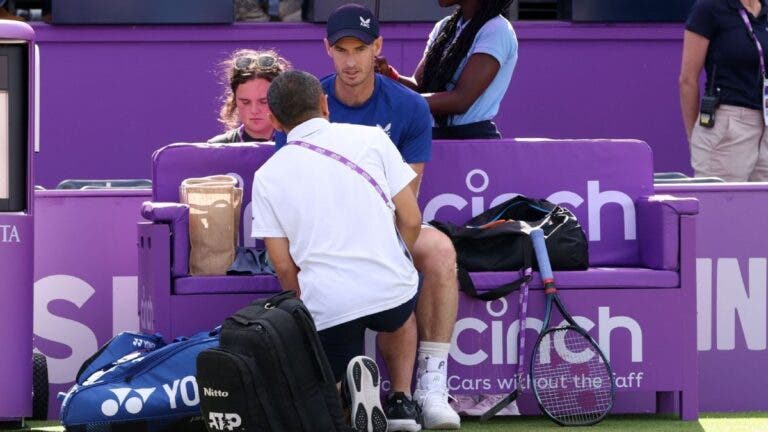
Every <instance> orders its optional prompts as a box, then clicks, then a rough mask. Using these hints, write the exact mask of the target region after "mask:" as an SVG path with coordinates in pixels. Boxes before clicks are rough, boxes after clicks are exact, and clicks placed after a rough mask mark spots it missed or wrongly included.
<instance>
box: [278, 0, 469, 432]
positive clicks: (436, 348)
mask: <svg viewBox="0 0 768 432" xmlns="http://www.w3.org/2000/svg"><path fill="white" fill-rule="evenodd" d="M382 43H383V41H382V38H381V36H380V35H379V23H378V21H377V19H376V17H375V16H374V15H373V13H372V12H371V11H370V10H369V9H367V8H366V7H363V6H360V5H356V4H347V5H344V6H341V7H339V8H338V9H336V10H335V11H334V12H333V13H331V15H330V17H328V24H327V37H326V39H325V47H326V50H327V52H328V55H329V56H330V57H331V59H332V60H333V64H334V68H335V70H336V73H335V74H332V75H329V76H327V77H325V78H323V79H322V81H321V82H322V85H323V89H324V91H325V93H326V94H327V95H328V106H329V109H330V120H331V121H332V122H336V123H354V124H361V125H368V126H379V127H380V128H382V129H383V130H384V132H386V133H387V135H389V137H390V139H391V140H392V141H393V142H394V143H395V145H396V146H397V149H398V150H399V151H400V154H401V156H402V157H403V159H404V160H405V161H406V162H407V163H408V164H410V165H411V167H412V168H413V170H414V171H415V172H416V174H417V176H416V178H414V179H413V181H412V182H411V185H410V186H411V187H412V188H413V190H414V192H415V193H416V194H418V190H419V185H420V183H421V177H422V173H423V172H424V164H425V163H426V162H428V161H429V158H430V153H431V150H432V116H431V114H430V111H429V106H428V105H427V102H426V101H425V100H424V98H423V97H422V96H421V95H419V94H418V93H416V92H414V91H412V90H410V89H408V88H406V87H405V86H402V85H400V84H398V83H396V82H394V81H393V80H390V79H388V78H384V77H382V76H381V75H379V74H376V73H375V70H374V63H375V58H376V56H378V55H379V54H380V53H381V48H382ZM279 145H280V143H279V142H278V146H279ZM413 259H414V264H415V265H416V268H417V269H418V270H419V272H420V273H421V274H422V276H423V285H422V287H421V290H420V293H419V300H418V305H417V307H416V319H417V322H418V331H419V339H420V342H419V348H418V368H417V373H416V376H417V383H416V388H415V391H414V393H413V397H412V398H411V397H410V394H409V393H410V391H409V390H410V376H409V374H410V373H411V371H412V367H413V358H408V357H407V356H403V355H402V353H401V352H400V351H401V350H399V349H398V347H397V346H396V345H395V344H394V343H392V342H391V341H390V340H389V337H388V335H387V334H385V333H380V334H379V349H380V350H381V352H382V355H383V356H384V360H385V361H386V363H387V367H388V369H389V372H390V378H391V380H392V390H393V392H392V393H391V394H390V395H389V396H388V398H387V408H386V410H387V413H386V414H387V417H388V420H389V426H390V428H389V430H390V431H417V430H419V429H420V425H419V424H418V412H417V411H418V410H416V409H415V408H416V407H415V406H414V401H415V402H416V403H418V405H419V407H420V409H421V411H422V423H423V426H424V427H425V428H426V429H458V428H459V427H460V419H459V416H458V414H456V412H455V411H454V410H453V409H452V408H451V406H450V404H449V403H448V389H447V369H446V365H447V362H448V352H449V350H450V347H451V345H450V342H451V337H452V335H453V326H454V324H455V322H456V312H457V309H458V282H457V279H456V252H455V250H454V248H453V244H452V243H451V241H450V239H449V238H448V237H447V236H445V235H444V234H443V233H441V232H440V231H438V230H436V229H432V228H431V227H427V226H424V227H422V229H421V233H420V234H419V237H418V239H417V241H416V244H415V246H414V249H413Z"/></svg>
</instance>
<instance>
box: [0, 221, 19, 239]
mask: <svg viewBox="0 0 768 432" xmlns="http://www.w3.org/2000/svg"><path fill="white" fill-rule="evenodd" d="M0 241H1V242H3V243H21V239H20V238H19V230H18V229H16V225H0Z"/></svg>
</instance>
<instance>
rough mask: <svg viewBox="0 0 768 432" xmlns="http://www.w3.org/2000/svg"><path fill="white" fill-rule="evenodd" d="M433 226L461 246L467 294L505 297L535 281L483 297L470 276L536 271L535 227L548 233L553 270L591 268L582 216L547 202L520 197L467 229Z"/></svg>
mask: <svg viewBox="0 0 768 432" xmlns="http://www.w3.org/2000/svg"><path fill="white" fill-rule="evenodd" d="M521 222H522V223H521ZM430 224H431V225H432V226H434V227H435V228H437V229H439V230H440V231H442V232H443V233H445V234H446V235H447V236H448V237H450V238H451V241H452V242H453V246H454V247H455V248H456V261H457V266H458V270H459V282H460V287H461V290H462V291H464V292H466V293H467V294H469V295H471V296H473V297H476V298H480V299H483V300H493V299H497V298H499V297H502V296H504V295H506V294H508V293H510V292H512V291H514V290H515V289H517V288H519V286H520V284H521V283H524V282H527V281H528V279H529V277H527V276H523V277H521V278H520V279H518V280H516V281H514V282H511V283H509V284H505V285H502V286H500V287H498V288H496V289H494V290H491V291H488V292H485V293H482V294H478V293H477V291H476V290H475V287H474V285H473V284H472V279H471V278H470V277H469V274H468V273H467V272H482V271H513V270H522V269H527V268H535V267H536V265H535V262H534V261H535V260H534V259H533V246H532V243H531V239H530V237H529V236H528V231H527V230H528V228H529V227H531V226H533V227H539V228H541V229H542V230H543V231H544V236H545V238H546V240H545V241H546V244H547V250H548V251H549V257H550V260H551V263H552V268H553V269H555V270H586V269H587V267H588V266H589V254H588V249H587V245H588V242H587V237H586V235H584V231H583V230H582V229H581V225H580V224H579V221H578V220H576V216H574V215H573V213H571V211H570V210H568V209H566V208H564V207H560V206H558V205H555V204H553V203H551V202H549V201H547V200H543V199H531V198H526V197H524V196H522V195H518V196H516V197H514V198H512V199H510V200H507V201H505V202H503V203H501V204H499V205H496V206H494V207H491V208H490V209H488V210H486V211H484V212H483V213H481V214H479V215H477V216H475V217H473V218H472V219H470V220H468V221H467V222H465V223H464V225H462V226H458V225H455V224H452V223H450V222H440V221H437V220H433V221H431V222H430Z"/></svg>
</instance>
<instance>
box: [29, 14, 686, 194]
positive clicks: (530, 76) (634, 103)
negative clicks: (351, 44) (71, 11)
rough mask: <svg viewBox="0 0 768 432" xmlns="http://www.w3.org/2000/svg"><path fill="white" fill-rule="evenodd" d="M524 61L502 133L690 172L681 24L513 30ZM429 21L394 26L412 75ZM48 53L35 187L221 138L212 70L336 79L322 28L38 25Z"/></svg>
mask: <svg viewBox="0 0 768 432" xmlns="http://www.w3.org/2000/svg"><path fill="white" fill-rule="evenodd" d="M514 25H515V28H516V31H517V33H518V37H519V39H520V57H519V61H518V66H517V70H516V72H515V76H514V77H513V80H512V84H511V86H510V89H509V91H508V92H507V95H506V97H505V99H504V101H503V103H502V106H501V110H500V114H499V116H498V118H497V122H498V123H499V125H500V129H501V131H502V132H503V133H504V135H505V136H506V137H510V138H511V137H548V138H583V137H592V138H595V137H596V138H601V137H603V138H636V139H641V140H644V141H646V142H647V143H649V144H650V146H651V148H652V149H653V153H654V155H655V161H654V167H655V170H656V171H684V172H690V167H689V154H688V146H687V144H686V142H685V137H684V131H683V127H682V123H681V120H680V114H679V108H678V106H679V104H678V96H677V94H678V93H677V76H678V68H679V59H680V48H681V38H682V26H681V25H679V24H648V25H633V24H616V25H596V24H570V23H557V22H554V23H545V22H540V23H531V22H516V23H514ZM430 29H431V24H428V23H419V24H386V25H384V26H383V28H382V34H383V35H384V37H385V43H384V53H385V54H386V55H387V57H388V58H389V59H390V61H391V63H392V64H393V65H395V66H396V67H398V68H399V69H400V70H401V71H411V70H412V69H413V67H414V65H415V64H416V63H417V62H418V60H419V58H420V56H421V53H422V51H423V48H424V41H425V39H426V36H427V34H428V33H429V30H430ZM35 30H36V31H37V34H38V40H39V46H40V52H41V70H42V73H41V125H40V128H41V129H40V132H41V152H40V153H39V154H38V155H37V156H36V161H35V162H36V163H37V167H38V169H37V172H36V175H37V177H36V182H37V184H41V185H44V186H46V187H52V186H54V185H55V184H56V183H58V182H59V181H60V180H62V179H65V178H148V177H149V176H150V165H149V160H150V155H151V153H152V151H153V150H155V149H157V148H159V147H161V146H164V145H166V144H169V143H172V142H180V141H188V142H197V141H201V140H205V139H207V138H209V137H211V136H213V135H215V134H217V133H218V132H220V127H219V125H218V124H217V122H216V113H217V111H218V103H217V99H218V97H219V96H220V91H221V87H220V86H219V85H218V84H217V79H216V75H215V73H214V72H215V70H216V64H217V63H218V62H219V61H220V60H222V59H223V58H224V57H225V56H226V54H227V53H229V52H231V51H232V50H234V49H236V48H243V47H249V48H259V47H261V48H277V49H278V50H279V51H280V52H281V53H282V54H283V55H285V56H286V57H288V58H289V59H291V60H292V61H293V63H294V65H295V67H297V68H300V69H306V70H308V71H310V72H312V73H315V74H317V75H320V76H322V75H325V74H328V73H330V72H331V62H330V59H328V57H327V55H326V54H325V51H324V48H323V46H322V42H321V39H322V38H323V37H324V27H323V26H322V25H319V24H305V23H298V24H289V23H282V24H280V23H272V24H235V25H232V26H199V27H191V26H167V27H157V26H139V27H110V26H92V27H72V26H58V27H56V26H48V25H45V24H40V25H38V26H36V27H35Z"/></svg>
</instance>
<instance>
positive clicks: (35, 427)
mask: <svg viewBox="0 0 768 432" xmlns="http://www.w3.org/2000/svg"><path fill="white" fill-rule="evenodd" d="M0 430H3V431H10V430H20V429H0ZM23 430H28V431H50V432H61V431H63V430H64V428H63V427H61V426H58V422H30V423H29V424H28V429H23ZM461 430H462V431H465V432H502V431H503V432H518V431H519V432H537V431H588V430H595V431H600V432H633V431H639V432H645V431H648V432H651V431H653V432H761V431H766V432H768V412H753V413H705V414H702V415H701V418H700V419H699V421H698V422H681V421H680V420H678V419H677V417H675V416H672V415H626V416H625V415H615V416H610V417H608V418H607V419H606V420H604V421H603V422H602V423H600V424H598V425H596V426H591V427H586V428H584V427H578V428H576V427H572V428H564V427H560V426H557V425H556V424H554V423H552V422H550V421H549V420H546V419H544V418H543V417H513V418H499V419H493V420H491V421H489V422H486V423H480V422H478V421H477V420H473V419H466V418H465V419H462V428H461Z"/></svg>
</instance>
